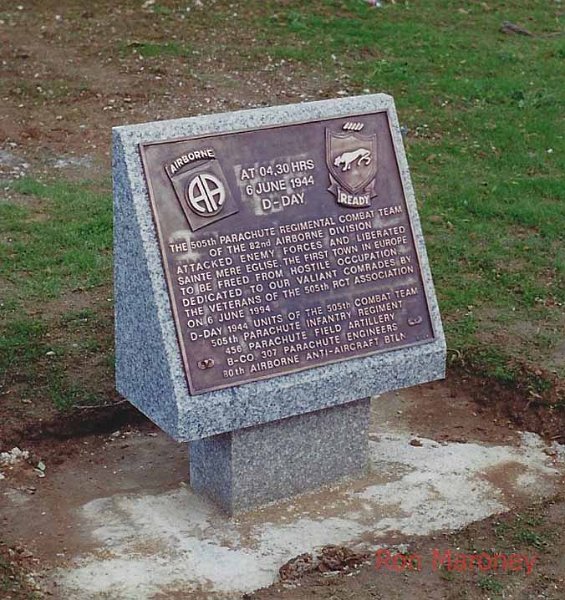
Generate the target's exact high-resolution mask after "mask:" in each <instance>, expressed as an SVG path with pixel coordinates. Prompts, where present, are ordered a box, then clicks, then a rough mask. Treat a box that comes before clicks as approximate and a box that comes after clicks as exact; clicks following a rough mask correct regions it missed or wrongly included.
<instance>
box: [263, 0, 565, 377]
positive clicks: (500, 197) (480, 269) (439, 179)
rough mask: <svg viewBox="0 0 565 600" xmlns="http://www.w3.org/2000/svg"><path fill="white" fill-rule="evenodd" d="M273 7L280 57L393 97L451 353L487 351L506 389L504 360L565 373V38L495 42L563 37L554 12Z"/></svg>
mask: <svg viewBox="0 0 565 600" xmlns="http://www.w3.org/2000/svg"><path fill="white" fill-rule="evenodd" d="M269 6H270V7H271V8H272V14H270V15H269V16H267V17H265V18H264V19H263V23H262V24H263V27H262V29H261V39H262V40H263V41H264V42H268V43H269V49H268V50H267V51H268V52H269V53H270V54H271V55H272V56H273V57H275V58H285V59H288V60H291V61H294V62H295V63H297V64H299V63H300V64H302V65H303V66H304V67H305V68H308V69H313V70H315V71H317V72H319V73H324V74H326V75H327V76H328V77H329V78H334V77H337V78H341V81H340V83H339V84H338V85H339V88H338V89H346V90H347V91H348V92H349V93H351V94H355V93H360V92H362V91H363V90H370V91H372V92H377V91H378V92H387V93H390V94H392V95H393V96H394V97H395V101H396V104H397V108H398V111H399V118H400V120H401V123H403V124H404V125H405V126H406V127H407V128H408V136H407V140H406V145H407V152H408V159H409V162H410V165H411V170H412V176H413V179H414V183H415V187H416V193H417V197H418V199H419V204H420V213H421V218H422V222H423V228H424V232H425V236H426V242H427V248H428V252H429V255H430V261H431V266H432V271H433V274H434V279H435V285H436V291H437V293H438V296H439V301H440V308H441V310H442V314H443V316H444V321H445V326H446V332H447V338H448V345H449V347H450V348H451V349H452V350H453V351H455V355H456V356H459V355H463V354H465V355H466V354H469V353H470V354H473V355H474V354H475V353H477V352H480V351H481V350H482V349H483V348H485V347H486V348H488V349H489V351H490V353H491V354H492V355H493V356H494V357H496V360H495V363H494V364H493V365H492V368H491V369H488V367H489V365H488V362H487V363H485V367H487V370H488V371H489V374H491V375H495V376H497V375H501V376H502V378H503V379H504V378H507V379H508V378H509V377H511V373H510V372H509V371H508V369H506V367H504V366H502V365H501V364H496V363H498V362H500V361H499V357H501V356H504V359H503V360H502V363H503V364H505V363H507V362H508V361H509V360H510V359H518V360H523V361H525V362H532V363H536V362H538V363H539V362H541V363H542V364H547V366H548V367H549V368H550V370H557V371H558V372H559V374H560V375H563V374H564V370H563V364H562V361H561V364H557V363H555V362H552V350H554V349H555V346H556V345H557V343H558V341H559V339H560V338H562V331H563V326H564V321H563V317H562V312H563V308H562V306H561V305H563V304H565V185H564V183H563V179H562V173H563V167H564V161H563V156H564V152H563V151H564V150H565V144H564V142H563V135H564V130H565V128H564V127H563V124H562V121H561V117H562V109H563V106H564V105H565V86H563V79H562V73H563V68H564V65H563V62H564V57H565V40H564V39H563V38H562V37H559V36H551V35H549V36H545V35H541V36H539V37H526V36H511V35H505V34H503V33H501V32H499V26H500V24H501V23H502V21H504V20H511V21H513V22H517V23H521V24H523V25H525V26H526V27H527V28H528V29H530V30H532V31H534V32H535V33H539V34H547V33H551V32H555V31H558V30H560V29H561V28H562V24H561V23H559V22H558V21H557V19H556V13H557V12H558V11H557V7H555V6H552V5H551V4H549V3H547V2H546V1H545V0H543V1H542V0H527V1H524V2H503V3H488V10H487V9H485V7H484V6H482V5H481V4H480V3H471V2H466V3H460V4H457V5H456V4H454V3H452V2H446V1H440V0H435V1H433V0H431V1H429V2H425V3H413V2H410V3H405V2H398V3H397V4H396V5H390V4H389V5H385V6H384V7H383V8H381V9H378V10H377V9H374V8H371V7H368V6H366V5H365V4H364V3H363V2H359V1H356V0H349V1H345V0H344V1H338V0H334V1H325V2H316V3H302V2H290V3H288V4H287V5H285V7H281V6H280V5H279V6H277V5H276V3H273V2H271V3H269ZM460 7H461V8H464V10H465V11H466V12H464V13H463V12H460V11H459V10H458V8H460ZM523 321H528V322H531V323H534V324H535V328H537V329H538V333H537V334H536V335H537V338H536V339H537V347H536V344H535V343H534V344H530V340H529V339H528V340H523V339H520V335H519V334H515V333H513V332H514V330H516V329H519V327H520V324H521V323H522V322H523ZM507 332H508V333H507ZM535 341H536V340H534V342H535ZM483 354H484V353H483ZM483 358H485V357H483ZM487 358H488V357H487Z"/></svg>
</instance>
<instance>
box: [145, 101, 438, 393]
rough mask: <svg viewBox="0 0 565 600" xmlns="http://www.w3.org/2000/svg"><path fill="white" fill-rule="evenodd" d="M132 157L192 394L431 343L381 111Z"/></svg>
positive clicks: (184, 143)
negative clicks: (140, 175)
mask: <svg viewBox="0 0 565 600" xmlns="http://www.w3.org/2000/svg"><path fill="white" fill-rule="evenodd" d="M140 151H141V155H142V159H143V164H144V169H145V175H146V178H147V182H148V188H149V196H150V200H151V204H152V209H153V214H154V217H155V223H156V226H157V231H158V237H159V241H160V246H161V251H162V257H163V264H164V266H165V272H166V276H167V281H168V287H169V294H170V298H171V305H172V308H173V314H174V317H175V322H176V329H177V333H178V337H179V343H180V347H181V351H182V355H183V359H184V364H185V369H186V375H187V379H188V383H189V389H190V392H191V393H192V394H197V393H201V392H205V391H209V390H214V389H220V388H223V387H230V386H234V385H238V384H241V383H245V382H249V381H255V380H258V379H264V378H268V377H273V376H276V375H282V374H285V373H291V372H293V371H298V370H302V369H308V368H312V367H318V366H321V365H324V364H328V363H334V362H338V361H342V360H347V359H350V358H353V357H358V356H366V355H369V354H374V353H377V352H386V351H390V350H395V349H398V348H402V347H406V346H411V345H415V344H421V343H426V342H430V341H432V340H433V339H434V332H433V328H432V324H431V321H430V316H429V309H428V304H427V299H426V295H425V290H424V286H423V284H422V276H421V271H420V263H419V258H418V251H417V248H416V246H415V244H414V236H413V232H412V228H411V224H410V219H409V215H408V211H407V208H406V201H405V196H404V190H403V187H402V181H401V177H400V173H399V170H398V165H397V161H396V154H395V149H394V145H393V141H392V137H391V135H390V125H389V121H388V117H387V113H386V112H379V113H374V114H368V115H358V116H355V117H349V118H339V119H329V120H325V121H316V122H309V123H301V124H295V125H286V126H281V127H274V128H267V129H260V130H254V131H243V132H237V133H230V134H223V135H214V136H210V137H201V138H192V139H182V140H170V141H165V142H155V143H149V144H142V145H141V147H140Z"/></svg>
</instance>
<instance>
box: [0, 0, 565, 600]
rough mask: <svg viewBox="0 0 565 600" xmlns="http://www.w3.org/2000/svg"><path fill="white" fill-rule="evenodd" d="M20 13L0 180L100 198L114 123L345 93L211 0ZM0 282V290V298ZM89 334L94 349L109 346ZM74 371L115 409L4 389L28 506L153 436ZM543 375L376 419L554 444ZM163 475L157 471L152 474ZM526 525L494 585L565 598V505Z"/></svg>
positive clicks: (1, 582) (455, 585) (488, 534)
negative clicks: (171, 49) (520, 566)
mask: <svg viewBox="0 0 565 600" xmlns="http://www.w3.org/2000/svg"><path fill="white" fill-rule="evenodd" d="M21 4H22V7H23V8H22V9H21V10H20V9H19V7H18V5H17V3H14V2H11V1H8V0H0V20H1V21H2V24H1V26H0V73H1V82H0V97H1V99H2V111H1V112H0V151H1V152H2V154H1V155H0V156H1V160H0V163H1V164H0V167H1V169H0V179H5V180H7V179H11V178H14V177H17V176H20V175H22V174H28V173H29V174H33V176H36V177H38V176H40V177H54V178H67V179H76V180H84V179H89V180H94V181H99V182H100V185H101V186H102V187H104V188H107V187H108V179H109V167H110V129H111V127H112V126H116V125H120V124H126V123H135V122H142V121H146V120H156V119H160V118H174V117H180V116H187V115H194V114H203V113H207V112H219V111H226V110H235V109H240V108H246V107H253V106H259V105H271V104H280V103H289V102H294V101H301V100H306V99H320V98H324V97H333V96H335V95H336V94H337V92H338V91H339V90H340V89H342V86H343V79H341V78H342V77H344V74H343V73H339V69H338V68H337V67H336V73H331V74H327V73H318V72H315V73H314V72H311V71H307V70H305V69H304V68H303V67H300V66H297V65H296V64H292V63H290V62H288V61H277V60H274V59H272V58H271V57H269V56H268V54H267V53H266V52H265V51H263V50H259V51H256V50H254V48H257V47H261V46H262V47H263V48H265V47H268V40H262V42H261V45H259V44H257V43H256V38H255V35H256V34H255V32H254V30H253V29H252V28H249V29H248V30H243V31H242V30H241V29H237V30H236V29H235V28H233V27H230V26H229V21H227V20H226V19H225V18H224V17H225V15H224V17H222V20H220V21H218V23H217V24H216V27H215V28H214V29H213V30H212V31H211V28H210V21H211V19H214V17H215V14H216V13H215V11H216V4H217V3H216V2H204V3H203V4H204V6H203V7H202V8H197V7H196V6H194V3H191V2H187V3H186V4H187V5H188V6H191V12H190V13H185V15H184V16H183V15H182V14H181V12H180V10H175V11H173V12H172V14H170V15H156V13H155V12H152V11H151V10H149V9H143V8H140V6H141V4H142V3H141V2H140V1H133V0H126V1H123V2H115V1H114V0H100V1H98V2H91V3H84V2H79V1H73V0H69V1H66V2H63V3H61V2H60V1H58V0H29V1H26V2H22V3H21ZM234 10H235V8H234ZM237 10H238V11H239V12H240V13H244V16H245V17H246V18H247V19H249V20H250V21H251V20H253V18H254V15H253V14H251V13H249V14H247V15H245V13H246V11H248V10H249V9H248V8H246V6H245V3H237ZM224 12H225V11H224ZM169 41H174V42H175V43H178V44H179V45H180V46H184V45H186V47H187V49H188V50H187V52H186V53H181V55H174V54H173V55H170V54H163V55H158V56H153V57H148V56H145V57H144V56H143V54H142V50H141V49H140V48H142V46H141V44H142V43H147V42H155V43H164V42H169ZM236 49H237V50H238V51H236ZM26 165H27V166H26ZM25 201H29V199H26V200H25ZM5 285H7V284H6V282H3V281H1V280H0V294H1V292H2V289H3V286H5ZM108 297H111V290H110V287H109V286H108V287H107V288H103V289H100V290H97V291H96V292H95V293H93V294H92V295H82V296H81V295H80V294H70V295H67V296H66V297H64V298H62V299H61V300H60V301H58V302H57V303H53V304H52V305H50V306H47V307H40V308H38V310H40V311H41V314H42V315H44V316H47V318H51V319H53V320H54V321H56V320H57V319H59V318H60V317H61V315H63V314H64V313H65V312H66V311H68V310H69V308H76V307H80V306H97V305H100V304H104V303H106V308H105V309H104V311H105V313H104V314H105V315H106V322H107V327H108V329H109V330H110V329H111V307H110V306H109V305H108V303H107V302H106V298H108ZM99 335H100V339H101V341H102V342H104V343H105V341H107V339H108V335H109V333H108V331H104V332H100V334H99ZM69 368H73V366H72V365H69ZM74 368H75V369H76V370H77V377H79V376H82V377H87V378H91V379H92V380H98V381H99V382H100V386H101V388H102V390H103V391H104V393H105V395H106V396H107V398H108V404H109V405H110V406H108V407H105V408H103V409H82V410H75V411H70V412H69V413H66V414H61V413H60V412H59V411H57V410H56V409H55V408H54V407H53V405H52V404H51V403H50V402H49V400H48V399H45V398H34V399H33V402H32V403H24V402H22V401H23V400H27V397H25V395H26V392H27V390H28V386H27V383H26V381H25V373H22V374H20V375H19V377H16V378H14V379H12V380H11V381H10V383H9V385H8V386H7V387H5V388H4V389H2V391H1V393H2V395H1V396H0V450H7V449H9V448H11V447H13V446H16V445H19V446H21V447H25V448H26V449H29V450H30V451H31V453H32V459H31V460H30V462H31V464H30V465H28V467H27V468H26V469H23V470H22V471H21V472H20V473H17V474H14V473H13V474H11V476H12V477H13V479H12V483H14V482H15V484H17V487H19V488H20V489H21V490H23V491H22V493H23V494H27V493H29V494H33V493H35V492H34V491H33V490H32V488H37V486H38V485H43V484H41V483H39V484H38V482H37V478H36V474H35V473H34V471H33V464H37V462H38V461H39V460H42V461H45V463H46V464H47V465H49V466H50V468H51V467H58V466H61V467H63V466H64V467H65V468H66V467H67V466H69V467H70V466H72V461H73V457H75V456H76V455H77V454H81V455H82V454H84V453H90V454H91V455H92V470H93V471H92V473H91V474H90V476H94V473H95V472H96V471H97V470H100V468H101V467H100V464H99V462H98V459H97V457H96V456H97V449H98V448H100V447H101V446H102V445H103V444H105V443H106V441H107V438H108V435H109V434H111V433H112V432H114V431H116V430H120V431H122V432H124V431H126V432H127V431H132V432H136V435H138V434H143V435H145V434H150V433H152V432H154V426H153V425H152V424H150V423H149V422H148V421H147V420H146V419H145V417H143V415H141V414H140V413H138V412H137V411H136V410H135V409H133V408H132V407H131V406H130V405H129V404H127V403H125V402H122V399H121V398H119V397H118V396H117V394H116V393H115V392H114V390H113V382H112V381H111V379H109V378H108V376H107V372H106V371H105V369H104V367H103V365H101V364H100V363H89V364H87V365H85V364H83V363H78V364H76V365H75V366H74ZM79 372H80V373H79ZM542 374H543V373H542V371H541V370H540V372H539V375H538V374H536V373H535V372H534V373H533V374H532V373H531V372H529V371H525V372H524V376H523V377H522V378H521V382H520V383H519V385H518V386H517V387H516V386H513V387H512V386H509V387H504V386H501V385H499V384H496V385H495V384H493V382H492V381H489V380H484V379H481V378H480V377H479V376H476V375H469V373H468V372H466V371H461V370H459V371H456V370H452V371H451V372H450V374H449V378H448V380H447V381H446V382H440V383H434V384H429V385H427V386H420V387H419V388H414V389H413V390H410V391H407V392H401V393H393V394H388V395H387V396H386V397H385V398H383V403H384V404H386V407H387V408H386V415H385V418H387V419H390V420H394V421H395V422H398V421H402V423H403V424H404V426H405V427H406V428H408V429H410V431H411V432H413V434H414V436H415V438H417V437H418V436H422V437H430V438H433V439H436V440H445V441H461V442H465V441H481V442H491V443H498V442H500V443H510V442H512V441H513V440H515V438H516V431H517V430H529V431H536V432H539V433H540V434H542V435H544V436H545V437H546V438H548V439H551V440H557V441H561V442H563V441H564V438H563V435H564V433H563V432H564V431H565V411H564V410H563V409H562V408H561V409H559V406H560V403H561V404H562V403H563V397H564V396H563V384H562V382H559V381H554V382H553V384H552V386H551V388H550V389H548V390H547V391H546V392H544V393H543V394H539V392H538V391H537V388H536V387H535V386H534V385H532V381H533V379H532V377H533V378H535V377H540V376H541V375H542ZM1 378H2V375H0V380H1ZM432 392H433V393H432ZM415 398H417V399H418V401H417V402H416V401H415ZM556 407H557V408H556ZM126 443H127V442H124V444H126ZM163 473H167V469H165V468H163ZM75 475H76V474H75ZM175 475H178V473H168V475H167V477H172V476H175ZM82 476H88V474H82ZM102 480H103V478H101V481H102ZM47 485H48V484H47ZM75 487H76V486H75ZM76 500H77V502H78V501H79V499H76ZM526 512H527V513H528V514H531V515H534V516H535V517H536V518H537V520H536V521H535V522H536V523H538V524H537V525H535V526H532V527H531V528H530V529H532V530H533V531H534V533H535V534H537V535H538V537H539V539H540V540H542V541H543V543H542V542H540V544H541V546H540V547H537V546H536V545H535V544H534V547H533V548H532V546H531V545H528V543H526V542H523V541H522V542H515V541H513V540H514V538H512V539H511V541H510V542H509V543H511V544H513V546H512V547H513V548H515V550H516V551H522V552H532V551H536V552H539V553H540V554H541V556H542V559H543V560H541V559H540V562H539V568H538V569H536V570H535V571H534V573H533V574H532V575H531V576H530V577H515V576H513V575H511V574H509V575H504V576H502V577H503V580H504V585H506V586H509V587H507V591H508V590H511V593H512V594H513V595H512V596H507V597H514V598H524V599H526V598H533V597H543V598H562V597H563V595H562V594H563V590H564V589H565V583H564V576H565V564H564V557H565V541H564V539H563V535H562V527H563V518H564V516H565V503H564V501H563V499H561V498H556V499H554V500H553V501H551V502H549V503H546V504H543V505H539V506H533V507H530V508H527V509H526ZM500 523H503V524H507V527H506V530H510V531H513V529H512V528H513V527H515V526H516V527H517V526H518V525H519V524H520V522H519V519H517V517H516V515H507V516H504V517H500V518H497V519H488V520H487V521H484V522H481V523H476V524H474V525H472V526H471V527H469V528H467V529H465V530H464V531H462V532H458V533H455V534H446V535H445V536H439V537H437V538H423V539H414V540H410V541H409V548H410V552H411V553H420V554H422V555H423V556H429V554H430V552H431V551H432V549H433V548H436V547H443V548H445V547H451V548H456V547H461V548H470V547H476V548H477V547H481V548H497V547H499V546H500V543H501V538H500V536H499V535H498V533H497V532H498V531H500V526H499V525H500ZM517 523H518V525H517ZM29 526H30V530H29V531H28V532H27V533H26V532H25V531H21V530H20V531H15V530H14V529H13V528H11V526H10V523H9V522H7V519H6V517H4V519H3V522H2V525H1V527H0V597H2V598H6V599H8V598H12V599H13V600H21V599H24V598H32V597H33V593H34V592H33V590H34V583H33V581H31V582H30V581H29V580H28V579H27V578H26V575H25V574H26V572H27V571H37V570H39V569H40V567H43V566H46V565H47V564H48V563H49V557H48V556H46V555H42V556H39V557H38V556H36V555H35V554H32V553H30V551H29V550H28V549H27V548H26V547H24V546H22V545H21V544H20V543H19V542H18V539H21V538H27V539H29V538H30V536H32V535H33V534H34V531H33V528H34V527H35V524H33V523H30V524H29ZM497 528H498V529H497ZM67 534H68V532H66V531H65V516H64V514H59V515H58V517H57V519H55V520H54V521H53V522H52V524H51V529H49V528H46V529H45V530H44V533H43V534H42V535H49V536H51V539H52V541H53V547H52V551H53V553H56V552H57V551H59V550H60V547H62V546H61V544H62V543H63V542H61V541H60V540H62V539H63V537H64V538H65V542H64V543H65V544H67V545H69V544H72V537H71V538H69V537H68V535H67ZM528 539H530V538H528ZM531 539H534V541H535V540H536V539H538V538H535V537H534V538H531ZM503 541H504V540H503ZM530 541H531V540H530ZM505 543H506V542H505ZM540 544H538V545H540ZM489 586H490V587H489ZM493 593H496V585H495V584H494V583H492V582H490V580H482V579H481V578H480V576H479V575H477V574H476V573H473V574H468V573H467V574H462V575H459V574H457V575H456V576H451V574H445V573H442V572H433V571H431V570H430V569H424V570H422V571H420V572H407V573H396V572H388V571H383V570H379V571H377V569H376V568H375V566H374V565H373V564H368V565H365V566H363V567H362V568H360V569H356V568H350V567H348V568H347V569H346V570H342V571H337V572H335V573H334V572H329V573H328V572H324V573H320V572H316V573H309V574H306V575H305V576H304V577H303V578H302V579H300V580H298V581H293V582H287V583H281V584H280V585H277V586H274V587H273V588H270V589H268V590H263V591H260V592H257V593H256V594H253V595H251V596H248V597H249V598H256V599H257V600H267V599H270V598H288V599H293V600H299V599H302V598H304V599H305V598H324V599H330V598H334V599H348V598H351V599H353V598H355V599H356V600H360V599H365V598H366V599H369V598H372V599H374V598H383V599H385V598H386V599H391V598H411V597H420V598H424V597H425V598H453V599H455V598H484V597H486V596H489V594H490V595H491V596H492V594H493Z"/></svg>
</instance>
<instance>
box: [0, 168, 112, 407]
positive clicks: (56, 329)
mask: <svg viewBox="0 0 565 600" xmlns="http://www.w3.org/2000/svg"><path fill="white" fill-rule="evenodd" d="M10 194H13V195H16V198H17V199H19V200H20V201H19V202H18V203H16V202H14V201H10V199H8V200H7V201H2V202H1V203H0V221H1V222H2V225H3V227H2V237H0V282H2V283H3V288H5V291H4V293H3V297H2V300H1V302H0V373H2V375H3V377H4V380H3V381H0V383H5V384H9V383H15V382H20V383H22V382H26V383H27V385H29V386H33V387H34V395H36V396H39V395H41V394H42V393H44V394H45V395H46V396H47V397H49V398H50V399H51V401H52V402H53V404H54V405H55V406H56V407H57V408H60V409H65V408H69V407H70V406H72V405H74V404H80V403H84V402H86V403H88V404H93V403H95V402H96V401H97V400H96V399H94V395H96V393H97V392H98V393H101V394H103V392H101V389H102V388H99V389H98V390H93V389H89V386H86V387H85V386H83V385H82V384H81V383H80V381H79V382H78V383H77V382H76V379H77V376H76V375H73V374H71V375H69V373H68V370H69V366H70V365H72V363H73V362H77V361H82V363H83V364H85V362H86V363H87V362H93V361H94V358H93V357H95V355H96V353H99V352H105V351H108V346H109V345H110V344H111V336H112V326H111V323H108V322H107V319H106V318H103V317H101V316H100V315H99V314H98V312H97V310H96V309H95V308H94V307H88V308H82V309H78V310H71V311H66V312H64V313H63V315H62V316H61V317H57V315H58V313H59V312H60V310H61V309H60V308H59V306H58V305H57V303H58V302H59V301H60V300H61V299H62V298H63V297H65V296H68V295H72V294H74V293H78V294H80V293H91V292H93V291H94V290H95V289H96V288H101V289H102V290H103V292H102V295H103V298H106V297H107V295H108V294H109V292H108V287H109V285H110V282H111V269H112V199H111V196H110V194H108V193H101V192H100V191H97V190H96V189H95V188H93V187H90V186H88V185H87V184H73V183H69V182H63V181H50V182H48V183H41V182H39V181H36V180H33V179H21V180H18V181H16V182H14V183H13V184H12V185H11V189H10ZM92 304H93V306H94V301H92ZM58 319H59V323H57V320H58ZM51 352H54V354H53V355H51V354H49V353H51ZM107 371H108V368H105V369H104V372H105V373H106V372H107ZM107 376H108V377H109V380H111V374H107ZM106 387H107V386H106Z"/></svg>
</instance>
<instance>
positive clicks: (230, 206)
mask: <svg viewBox="0 0 565 600" xmlns="http://www.w3.org/2000/svg"><path fill="white" fill-rule="evenodd" d="M165 171H166V172H167V174H168V176H169V179H170V180H171V183H172V184H173V188H174V190H175V193H176V196H177V199H178V201H179V203H180V205H181V207H182V210H183V212H184V215H185V217H186V220H187V221H188V223H189V225H190V228H191V229H192V231H197V230H198V229H201V228H202V227H206V226H207V225H211V224H212V223H215V222H216V221H219V220H220V219H223V218H225V217H229V216H230V215H233V214H235V213H237V212H238V209H237V206H236V205H235V203H234V202H233V199H232V197H231V194H230V193H229V185H228V182H227V179H226V177H225V175H224V172H223V170H222V167H221V166H220V164H219V162H218V161H217V160H207V161H202V160H200V161H198V162H197V163H193V164H189V166H188V168H185V169H182V168H181V169H179V170H178V171H177V172H175V173H174V174H171V173H170V171H169V170H167V169H165Z"/></svg>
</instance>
